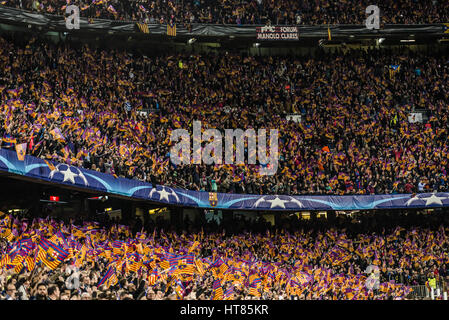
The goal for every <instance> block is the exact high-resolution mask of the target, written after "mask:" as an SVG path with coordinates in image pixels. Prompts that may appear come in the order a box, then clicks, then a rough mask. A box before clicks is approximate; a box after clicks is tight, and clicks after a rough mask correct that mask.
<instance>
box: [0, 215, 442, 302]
mask: <svg viewBox="0 0 449 320" xmlns="http://www.w3.org/2000/svg"><path fill="white" fill-rule="evenodd" d="M411 215H413V213H412V214H410V213H409V214H408V215H404V214H402V215H400V214H398V213H397V212H395V213H394V214H393V215H390V216H385V215H382V214H380V216H377V217H375V216H371V217H366V218H365V217H362V218H356V219H351V218H340V217H337V220H336V221H335V220H334V221H333V222H328V221H326V222H321V221H317V220H314V221H302V220H298V219H290V220H289V221H284V225H283V226H282V227H276V228H274V227H271V226H270V224H267V223H266V222H264V221H257V222H249V221H235V220H233V221H232V222H228V223H223V224H222V225H221V226H220V227H218V226H217V225H216V224H214V223H212V224H206V225H203V226H204V229H205V230H203V228H202V227H201V229H200V228H199V226H200V224H198V223H194V222H190V226H189V228H190V229H189V232H186V230H185V229H184V230H183V231H178V232H177V231H175V230H174V229H173V227H171V228H170V227H168V228H166V229H162V228H161V227H160V226H155V225H154V223H153V224H148V223H145V227H142V224H141V222H140V223H136V222H133V224H132V226H125V225H120V224H116V223H114V222H111V221H109V222H103V223H99V222H94V221H90V222H88V221H83V222H82V224H81V225H77V224H75V222H74V221H70V222H63V221H61V220H57V219H53V218H48V217H47V218H46V219H43V218H31V217H30V218H28V219H27V218H20V219H19V218H17V217H13V216H10V215H2V217H1V220H0V224H1V229H0V230H1V233H0V234H1V236H0V238H1V239H2V240H0V243H1V255H0V268H1V269H0V292H1V299H6V300H19V299H20V300H29V299H31V300H58V299H62V300H69V299H70V300H92V299H93V300H133V299H137V300H146V299H155V300H162V299H169V300H173V299H185V300H191V299H194V300H195V299H199V300H209V299H215V300H222V299H224V300H251V299H268V300H281V299H284V300H287V299H299V300H312V299H313V300H315V299H320V300H347V299H351V300H354V299H357V300H385V299H410V298H425V297H416V296H414V295H413V293H414V289H413V288H412V286H417V285H421V286H424V285H426V286H428V287H429V288H430V286H433V285H434V284H438V287H439V288H442V290H443V291H444V290H446V291H447V282H448V280H449V278H448V275H449V274H448V271H449V258H448V257H449V255H448V249H449V240H448V232H449V228H448V227H447V221H445V222H444V214H438V213H434V214H433V217H429V216H428V215H426V216H422V215H421V216H414V217H413V216H411ZM446 220H447V219H446ZM139 221H140V220H139ZM395 221H396V222H398V221H400V222H399V225H398V224H395V223H394V222H395ZM147 226H150V228H146V227H147ZM139 228H140V229H139ZM136 230H139V231H136ZM164 230H165V231H164ZM373 268H377V271H378V272H377V271H375V272H374V273H373V271H371V270H373ZM373 276H376V278H374V279H375V280H376V281H375V283H377V284H374V283H373V285H369V283H370V282H368V279H373V278H372V277H373ZM438 299H441V297H439V298H438Z"/></svg>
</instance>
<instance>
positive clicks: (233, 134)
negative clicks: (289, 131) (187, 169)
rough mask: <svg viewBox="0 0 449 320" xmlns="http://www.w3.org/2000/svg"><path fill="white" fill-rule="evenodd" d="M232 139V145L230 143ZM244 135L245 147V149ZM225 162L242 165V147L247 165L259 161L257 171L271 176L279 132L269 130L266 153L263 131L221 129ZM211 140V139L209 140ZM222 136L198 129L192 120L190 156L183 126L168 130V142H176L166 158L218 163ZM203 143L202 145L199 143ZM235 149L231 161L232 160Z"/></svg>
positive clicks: (221, 161)
mask: <svg viewBox="0 0 449 320" xmlns="http://www.w3.org/2000/svg"><path fill="white" fill-rule="evenodd" d="M234 138H235V142H236V143H235V145H234ZM245 138H246V139H247V142H248V144H247V147H246V148H245ZM224 139H225V148H224V150H225V160H224V163H225V164H237V165H243V164H244V158H245V156H244V155H245V149H246V152H247V154H248V164H256V159H258V160H259V164H260V168H259V174H260V175H262V176H264V175H274V174H275V173H276V171H277V169H278V160H279V152H278V139H279V131H278V130H277V129H270V146H269V153H268V155H267V130H266V129H259V130H258V132H257V134H256V131H255V130H254V129H247V130H246V131H243V130H242V129H235V130H234V129H226V130H225V137H224ZM211 140H212V141H211ZM222 140H223V136H222V134H221V132H220V131H219V130H217V129H206V130H202V128H201V121H193V155H192V154H191V151H192V149H191V148H190V141H191V139H190V134H189V132H188V131H187V130H185V129H176V130H173V131H172V132H171V135H170V142H176V144H175V145H174V146H172V148H171V149H170V160H171V162H172V163H173V164H175V165H181V164H191V163H193V164H201V163H204V164H207V165H211V164H222V163H223V143H222ZM204 142H207V144H205V146H204V147H202V143H204ZM234 150H235V160H236V161H235V163H234ZM191 158H192V159H191Z"/></svg>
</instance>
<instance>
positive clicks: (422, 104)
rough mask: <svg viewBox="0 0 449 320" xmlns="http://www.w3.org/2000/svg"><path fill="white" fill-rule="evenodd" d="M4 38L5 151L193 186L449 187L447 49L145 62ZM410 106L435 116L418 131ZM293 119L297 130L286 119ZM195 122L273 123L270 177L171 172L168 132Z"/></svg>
mask: <svg viewBox="0 0 449 320" xmlns="http://www.w3.org/2000/svg"><path fill="white" fill-rule="evenodd" d="M0 41H1V46H0V67H1V68H0V98H1V101H0V111H1V113H0V124H1V128H0V137H2V141H1V145H0V146H1V147H2V148H10V149H12V150H14V148H15V145H16V144H22V143H26V144H27V153H28V154H30V155H33V156H37V157H40V158H43V159H46V160H53V161H59V162H66V163H70V164H72V165H75V166H82V167H84V168H87V169H91V170H96V171H101V172H106V173H109V174H113V175H115V176H121V177H126V178H132V179H140V180H143V181H148V182H152V183H153V184H162V185H169V186H172V187H181V188H187V189H192V190H205V191H218V192H233V193H253V194H273V193H274V194H384V193H415V192H432V191H440V192H444V191H448V181H447V176H448V170H449V166H448V159H449V150H448V148H449V147H448V145H447V143H446V141H447V137H448V131H447V127H448V110H449V109H448V104H447V101H449V96H448V90H447V83H449V72H448V70H449V63H448V57H447V55H443V54H435V55H431V54H429V55H421V54H417V53H412V52H408V53H407V52H404V53H402V54H393V53H388V52H380V51H370V52H366V53H364V52H350V53H346V54H342V53H339V54H328V53H324V54H321V55H318V56H317V57H316V58H310V57H307V58H300V57H296V58H294V57H289V58H287V57H242V56H238V55H233V54H224V55H214V54H211V55H199V54H192V55H171V56H158V57H151V58H148V57H145V56H140V55H137V54H134V55H133V54H131V53H127V52H118V51H115V50H108V51H103V50H99V49H98V50H95V49H92V48H89V47H87V46H84V47H82V48H79V49H73V48H70V47H69V46H55V45H53V44H49V43H45V42H40V41H37V40H36V39H33V40H31V41H30V42H29V43H27V44H22V45H20V44H14V43H12V42H9V41H6V40H4V39H1V40H0ZM79 61H83V63H81V64H80V63H78V62H79ZM391 65H399V66H400V68H398V71H397V72H391V71H392V70H391V68H390V66H391ZM329 66H332V68H330V67H329ZM415 109H416V110H417V109H421V110H425V112H426V113H427V116H428V118H429V120H428V121H426V122H424V123H419V122H418V123H410V122H409V121H408V115H409V112H410V111H413V110H415ZM142 110H153V111H150V112H148V113H147V115H143V114H142V113H141V111H142ZM292 112H293V113H301V114H302V121H301V122H300V123H296V122H293V121H287V120H285V115H286V114H287V113H292ZM194 120H199V121H201V122H202V127H203V128H217V129H218V130H220V131H221V132H224V129H230V128H243V129H247V128H255V129H258V128H259V129H260V128H265V129H270V128H271V129H278V130H279V155H280V158H279V167H278V170H277V172H276V174H275V175H273V176H267V175H265V176H260V175H259V165H258V164H256V165H252V164H245V165H227V164H224V165H215V166H212V165H204V164H202V165H195V164H192V165H178V166H175V165H173V164H172V163H171V161H170V156H169V152H170V148H171V146H173V145H174V142H170V134H171V132H172V131H173V130H174V129H177V128H183V129H188V130H191V126H192V121H194ZM204 145H205V143H204V142H203V147H204ZM245 159H247V155H245ZM245 163H246V160H245Z"/></svg>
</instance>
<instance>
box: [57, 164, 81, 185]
mask: <svg viewBox="0 0 449 320" xmlns="http://www.w3.org/2000/svg"><path fill="white" fill-rule="evenodd" d="M59 172H61V173H62V174H63V175H64V180H63V181H62V182H66V181H70V182H71V183H72V184H75V177H76V176H77V174H75V173H73V172H72V171H71V170H70V168H67V170H66V171H59Z"/></svg>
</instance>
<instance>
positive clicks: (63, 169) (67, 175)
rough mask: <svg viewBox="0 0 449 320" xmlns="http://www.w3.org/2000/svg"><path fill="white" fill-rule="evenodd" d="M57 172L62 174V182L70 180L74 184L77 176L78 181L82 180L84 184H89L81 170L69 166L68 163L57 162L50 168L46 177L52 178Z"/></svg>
mask: <svg viewBox="0 0 449 320" xmlns="http://www.w3.org/2000/svg"><path fill="white" fill-rule="evenodd" d="M57 173H59V174H62V175H63V176H64V178H63V181H62V182H70V183H72V184H75V178H79V179H80V181H82V183H83V184H84V185H85V186H88V185H89V183H88V182H87V179H86V177H85V176H84V174H83V173H82V172H81V170H80V169H78V168H77V167H72V166H69V165H68V164H64V163H59V164H58V165H57V166H56V167H54V168H53V169H52V170H51V172H50V174H49V176H48V177H49V178H50V179H54V178H55V174H57Z"/></svg>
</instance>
